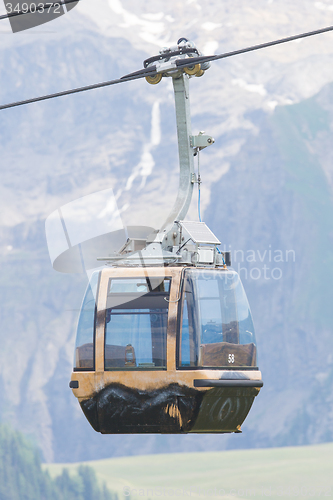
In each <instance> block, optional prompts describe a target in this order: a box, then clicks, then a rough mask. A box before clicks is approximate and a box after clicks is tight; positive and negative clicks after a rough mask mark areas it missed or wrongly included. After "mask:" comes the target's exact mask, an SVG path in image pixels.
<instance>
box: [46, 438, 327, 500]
mask: <svg viewBox="0 0 333 500" xmlns="http://www.w3.org/2000/svg"><path fill="white" fill-rule="evenodd" d="M78 465H79V464H46V465H44V467H45V468H46V469H48V470H49V472H50V474H51V475H52V476H56V475H58V474H60V473H61V471H62V469H63V467H68V468H69V469H70V470H72V471H73V472H74V471H75V469H76V467H77V466H78ZM85 465H90V466H91V467H93V468H94V470H95V471H96V474H97V476H98V478H99V479H100V480H101V481H102V482H105V483H106V484H107V486H108V487H109V489H110V490H113V491H116V492H117V493H118V496H119V500H124V499H126V498H129V500H136V499H137V500H139V499H145V498H146V499H147V500H148V499H150V500H154V499H155V498H156V499H159V498H161V499H164V498H173V497H175V498H176V497H177V498H180V499H182V498H192V499H194V500H198V499H199V498H201V499H204V498H211V499H215V498H216V500H220V499H225V500H227V499H236V498H253V497H257V498H258V497H259V498H266V497H269V498H271V499H272V500H273V499H274V500H275V499H281V498H286V499H287V498H300V499H304V498H309V499H310V498H311V499H317V498H323V499H324V500H325V499H327V498H330V497H333V443H329V444H322V445H318V446H300V447H292V448H270V449H260V450H237V451H222V452H204V453H178V454H167V455H145V456H135V457H121V458H111V459H108V460H98V461H93V462H85Z"/></svg>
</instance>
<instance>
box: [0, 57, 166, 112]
mask: <svg viewBox="0 0 333 500" xmlns="http://www.w3.org/2000/svg"><path fill="white" fill-rule="evenodd" d="M155 71H156V69H155V66H154V67H153V68H149V69H146V70H140V71H137V72H136V73H133V74H130V75H126V76H123V77H122V78H118V79H117V80H110V81H108V82H102V83H96V84H94V85H87V86H86V87H79V88H77V89H71V90H64V91H63V92H56V93H55V94H48V95H44V96H42V97H34V98H32V99H26V100H25V101H17V102H12V103H10V104H5V105H3V106H0V111H1V110H2V109H7V108H14V107H16V106H23V105H24V104H30V103H32V102H38V101H46V100H47V99H53V98H54V97H62V96H64V95H69V94H77V93H78V92H85V91H86V90H93V89H98V88H102V87H108V86H110V85H115V84H116V83H122V82H129V81H131V80H137V79H138V78H142V77H144V76H149V75H151V74H152V72H155ZM139 73H140V74H139ZM141 73H142V74H141Z"/></svg>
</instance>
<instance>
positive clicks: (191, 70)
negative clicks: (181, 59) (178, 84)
mask: <svg viewBox="0 0 333 500" xmlns="http://www.w3.org/2000/svg"><path fill="white" fill-rule="evenodd" d="M184 71H185V73H186V74H187V75H191V76H194V75H195V76H196V75H197V73H200V71H201V64H194V65H193V66H186V68H184Z"/></svg>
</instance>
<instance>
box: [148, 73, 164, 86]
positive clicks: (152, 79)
mask: <svg viewBox="0 0 333 500" xmlns="http://www.w3.org/2000/svg"><path fill="white" fill-rule="evenodd" d="M145 78H146V80H147V82H148V83H150V85H157V84H158V83H160V81H161V80H162V74H161V73H157V75H154V76H146V77H145Z"/></svg>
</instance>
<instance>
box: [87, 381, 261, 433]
mask: <svg viewBox="0 0 333 500" xmlns="http://www.w3.org/2000/svg"><path fill="white" fill-rule="evenodd" d="M257 393H258V391H256V389H253V388H246V389H244V388H232V389H230V388H213V389H208V390H207V391H198V390H197V389H194V388H189V387H186V386H180V385H178V384H170V385H168V386H166V387H165V388H162V389H155V390H154V391H141V390H138V389H132V388H128V387H125V386H123V385H121V384H110V385H109V386H107V387H105V388H104V389H102V390H101V391H100V392H99V393H98V394H96V395H95V396H94V397H92V398H90V399H87V400H85V401H82V402H81V407H82V410H83V412H84V414H85V416H86V417H87V419H88V420H89V422H90V424H91V425H92V427H93V428H94V429H95V430H96V431H97V432H101V433H103V434H137V433H138V434H139V433H149V434H154V433H162V434H178V433H188V432H235V431H237V430H238V429H239V426H240V425H241V424H242V423H243V421H244V420H245V418H246V415H247V414H248V412H249V411H250V408H251V406H252V403H253V400H254V397H255V396H256V395H257Z"/></svg>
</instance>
